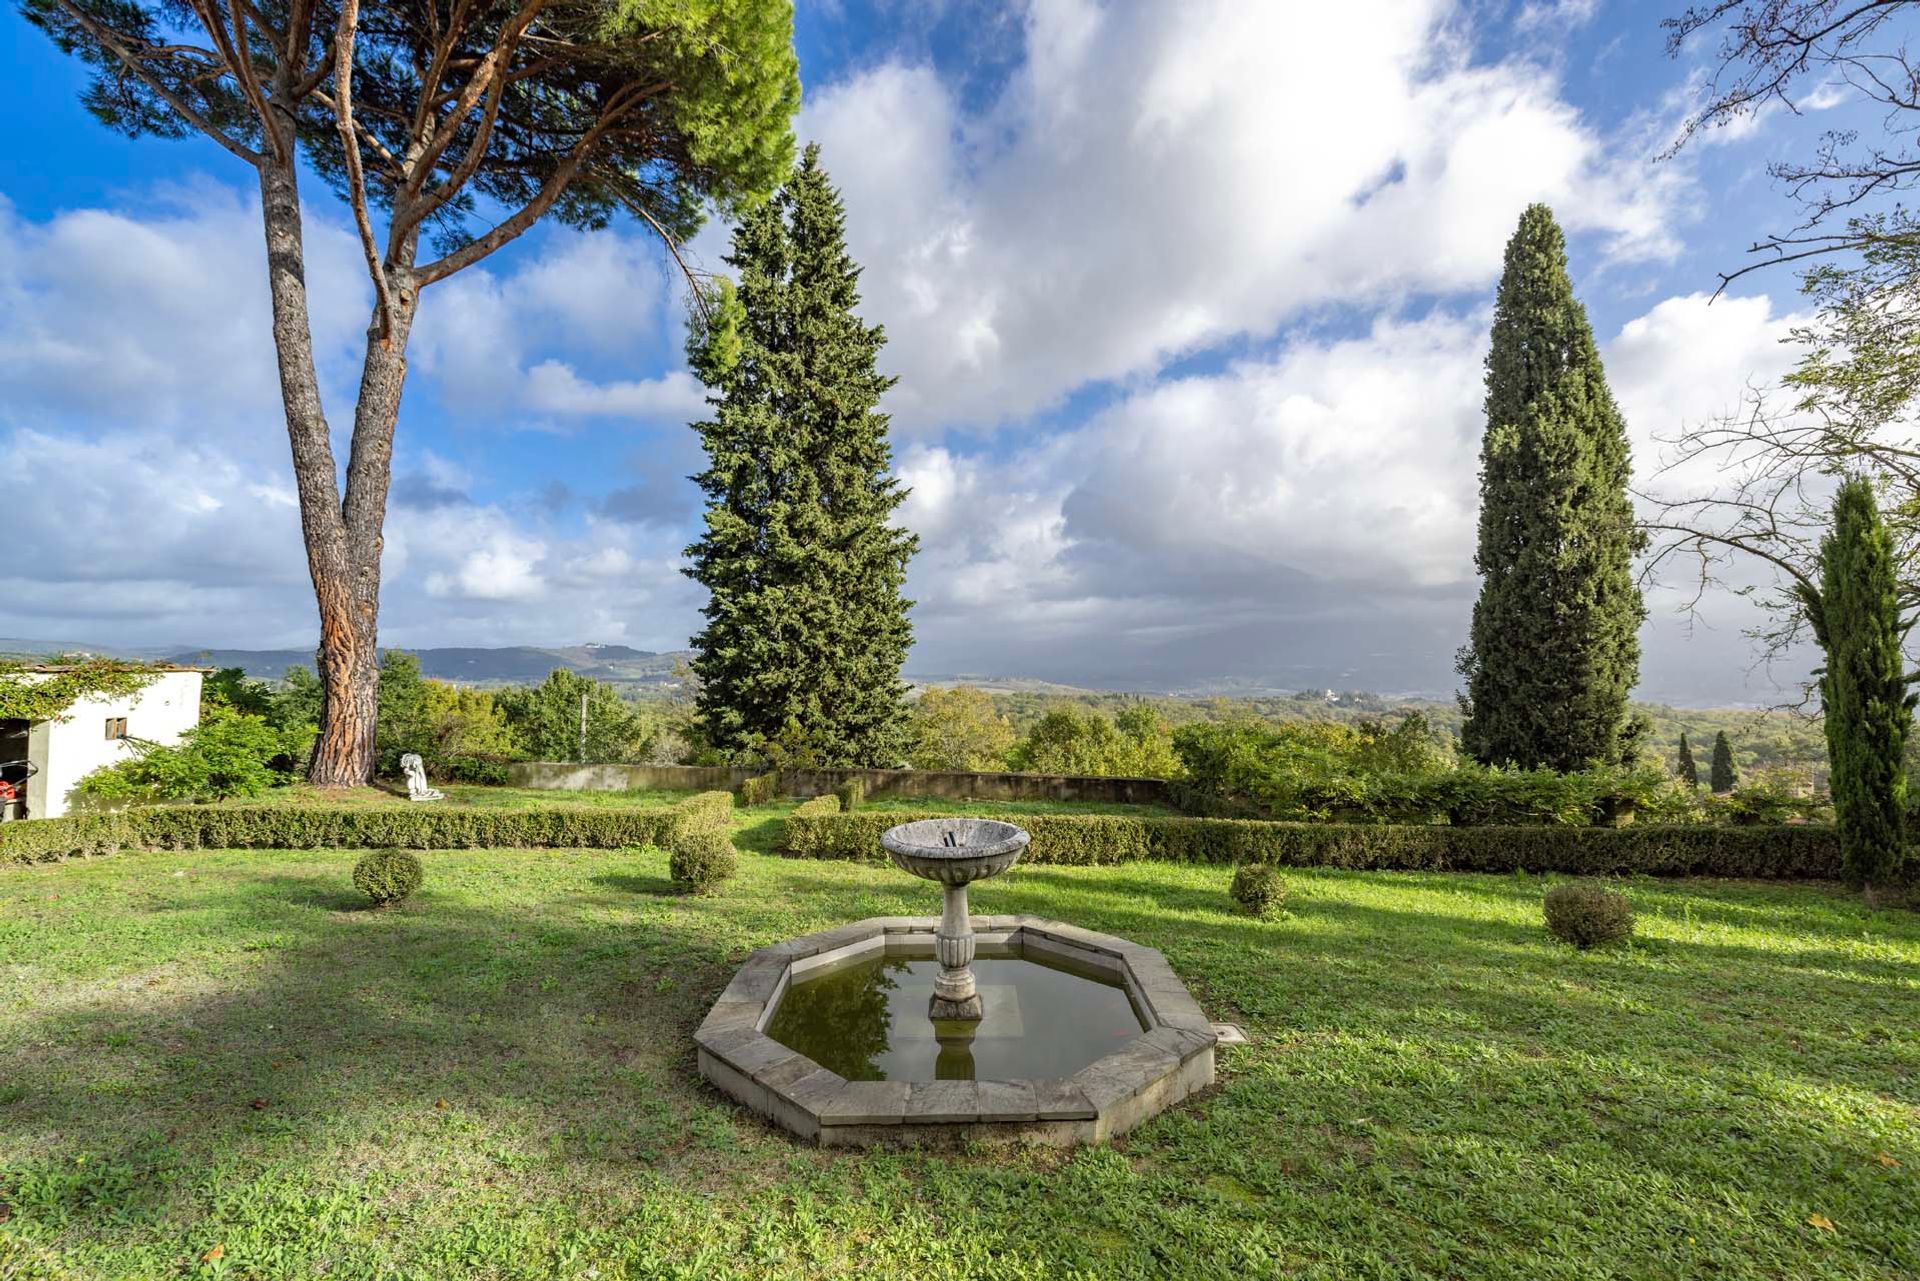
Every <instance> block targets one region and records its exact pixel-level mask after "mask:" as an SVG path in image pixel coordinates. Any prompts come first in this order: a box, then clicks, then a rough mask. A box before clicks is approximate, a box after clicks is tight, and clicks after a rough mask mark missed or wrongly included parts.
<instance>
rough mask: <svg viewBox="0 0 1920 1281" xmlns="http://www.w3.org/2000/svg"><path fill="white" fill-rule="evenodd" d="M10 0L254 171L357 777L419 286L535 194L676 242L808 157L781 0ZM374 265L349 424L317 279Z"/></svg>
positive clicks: (275, 320)
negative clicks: (307, 195)
mask: <svg viewBox="0 0 1920 1281" xmlns="http://www.w3.org/2000/svg"><path fill="white" fill-rule="evenodd" d="M20 9H21V13H22V15H23V16H24V17H25V18H26V20H27V21H28V22H30V23H32V24H33V25H34V26H36V27H38V28H40V29H41V30H42V31H44V32H45V33H46V34H47V35H48V36H49V37H50V38H51V39H52V40H53V43H54V45H55V47H57V48H58V49H60V50H61V51H62V52H63V53H68V54H71V55H73V56H74V57H76V58H78V59H79V60H80V61H81V62H82V63H84V64H85V66H86V68H87V71H88V72H89V73H90V78H89V81H88V84H87V87H86V89H85V90H84V91H83V93H82V95H81V101H82V103H83V104H84V105H85V106H86V108H87V110H88V111H89V112H91V113H92V114H93V115H94V116H95V117H96V118H97V119H98V120H99V121H100V123H102V124H103V125H105V126H106V127H107V128H109V129H111V130H113V131H114V132H116V133H121V134H125V135H127V136H128V137H143V136H144V137H153V138H161V139H175V138H203V139H205V140H206V141H208V142H210V143H212V144H214V145H215V146H218V147H220V148H221V149H222V150H223V151H225V152H226V153H227V155H228V156H229V157H231V158H232V159H233V160H235V161H238V162H239V163H240V164H242V165H244V166H245V167H247V168H249V169H252V170H253V171H254V179H255V180H256V181H257V182H258V185H259V193H260V195H259V210H260V219H261V225H262V231H263V233H264V236H265V242H266V255H265V257H266V265H265V271H264V272H263V273H262V275H263V276H264V278H263V279H262V280H261V282H260V283H261V286H262V288H263V289H264V291H265V293H266V295H267V297H268V299H269V300H270V302H271V304H272V306H271V322H270V326H271V334H272V339H273V347H274V355H275V357H276V362H277V366H278V372H279V384H280V396H281V401H282V407H283V409H284V413H285V419H286V428H287V435H288V439H289V442H290V444H291V448H292V457H293V477H294V489H295V492H296V493H297V494H298V495H299V500H300V528H301V533H302V536H303V538H304V540H305V543H306V552H307V571H308V575H309V576H310V577H311V578H312V580H313V590H314V598H315V602H316V604H317V605H318V607H319V620H318V621H319V635H320V646H319V650H318V652H317V653H316V655H315V659H316V671H317V674H318V678H319V680H318V684H319V687H320V693H321V706H320V721H319V731H320V732H319V737H318V739H317V740H316V742H315V744H314V749H313V753H312V757H311V764H310V766H309V773H310V776H311V778H312V780H313V782H314V783H316V784H319V785H321V786H325V787H352V786H357V785H359V784H362V783H366V782H368V781H369V780H370V779H371V778H372V776H373V769H374V750H375V742H376V739H375V726H376V724H377V722H378V719H379V716H378V706H379V700H378V693H377V688H378V683H379V681H378V654H379V649H378V641H379V627H378V623H379V613H380V570H381V555H382V552H383V551H384V548H385V538H384V532H383V531H384V529H385V522H386V512H387V491H388V488H389V482H390V480H391V477H392V465H393V450H394V431H395V425H396V423H397V422H398V420H399V415H400V398H401V393H402V391H403V389H404V387H405V384H406V376H407V347H408V342H409V339H410V338H411V336H412V332H413V324H414V320H415V318H416V316H417V315H418V312H419V307H420V303H421V299H422V297H423V296H424V294H425V291H426V290H428V289H431V288H432V287H433V286H434V285H436V284H438V283H439V282H440V281H442V280H445V279H447V278H449V277H451V276H453V275H454V274H455V273H457V272H460V271H464V270H466V269H467V268H469V267H471V266H473V265H474V264H476V263H479V262H482V261H484V260H485V259H486V258H487V257H488V256H489V255H490V254H492V253H494V252H496V251H497V250H499V249H500V248H502V247H503V246H505V245H508V244H511V243H512V242H513V241H514V240H515V239H517V238H518V237H520V236H521V235H523V234H524V233H525V232H526V231H528V230H529V229H530V228H532V227H533V226H535V225H536V224H537V223H539V222H541V221H542V220H545V219H555V220H558V221H560V222H564V223H567V224H570V225H573V226H576V227H600V226H604V225H606V224H607V223H608V222H610V221H612V220H613V219H615V218H617V217H620V216H622V215H628V216H631V217H632V218H633V220H634V221H635V223H636V224H644V225H646V226H648V227H651V228H652V229H653V230H654V231H656V232H658V233H659V234H660V235H661V236H663V237H664V238H665V239H666V240H667V241H668V243H669V245H671V244H672V243H673V242H675V241H677V240H679V239H682V238H684V237H687V236H690V235H692V234H693V233H694V231H695V230H697V229H698V227H699V226H700V223H701V221H702V218H703V216H704V214H705V212H706V211H707V210H708V209H709V208H710V207H712V206H715V205H717V206H719V207H720V208H722V209H724V210H732V209H735V208H738V207H741V206H743V205H746V204H751V203H752V202H753V201H755V200H758V199H760V198H761V197H763V196H765V195H766V193H767V192H769V191H771V190H772V189H773V187H774V185H775V184H776V183H778V181H779V180H780V176H781V175H782V174H784V173H785V172H786V170H787V169H788V168H789V167H790V166H791V164H792V162H793V137H792V134H791V132H790V131H789V128H788V124H789V120H790V118H791V117H792V115H793V112H794V110H795V109H796V108H797V107H798V106H799V102H800V79H799V69H798V65H797V63H796V60H795V57H794V52H793V6H792V3H791V0H673V2H672V3H655V2H654V0H526V3H521V2H520V0H292V3H288V2H287V0H258V2H255V0H246V2H245V3H242V0H231V2H230V3H227V4H219V3H212V2H210V0H209V2H204V3H203V2H202V0H193V2H192V3H187V4H183V3H180V2H179V0H21V4H20ZM197 154H198V156H202V157H204V156H208V155H210V154H211V153H209V152H207V151H206V150H205V149H204V148H202V149H201V150H200V151H199V152H198V153H197ZM313 179H318V180H319V181H320V182H321V183H322V184H323V185H325V186H326V187H328V188H329V189H331V190H332V191H333V193H334V194H335V195H337V196H338V197H339V198H340V199H341V201H342V202H343V203H344V204H345V205H346V206H347V208H348V209H349V210H350V211H351V213H352V224H353V227H354V229H355V231H356V232H357V233H358V240H359V244H360V250H361V254H360V257H361V261H360V263H359V264H358V265H357V266H354V267H351V268H348V269H347V274H342V272H341V270H340V269H339V268H337V267H335V266H334V263H335V261H336V256H335V255H330V254H323V255H315V256H314V257H313V258H311V259H309V257H308V256H307V253H306V250H305V247H304V239H303V238H304V235H305V230H306V228H307V226H308V225H309V223H308V221H307V220H306V219H305V218H304V217H303V208H304V206H303V197H302V194H301V185H302V184H303V183H306V182H309V181H310V180H313ZM207 190H208V191H210V192H211V191H218V192H219V196H218V198H219V199H221V200H225V199H227V198H228V196H227V193H226V192H225V190H224V189H221V188H215V187H212V186H209V187H208V188H207ZM228 252H229V254H230V260H229V261H228V262H227V263H226V265H225V267H224V270H226V271H229V272H233V271H242V272H249V273H251V272H253V271H254V270H255V268H253V267H252V266H251V265H250V261H251V259H250V257H249V256H248V255H249V250H248V249H247V248H246V247H245V246H239V245H235V246H229V247H228ZM359 285H366V286H369V287H370V288H369V292H370V293H371V295H372V301H373V305H372V308H371V310H370V313H369V315H368V318H367V329H366V338H365V343H364V347H363V349H362V355H361V359H360V375H359V378H358V380H357V381H358V387H359V391H358V394H357V395H356V396H355V397H354V399H353V402H352V404H351V406H350V410H351V412H350V414H349V416H348V417H349V419H350V422H351V429H350V431H340V430H337V428H338V427H339V426H340V422H339V419H338V418H336V419H334V420H333V421H331V422H329V420H328V418H327V415H326V413H325V411H324V409H323V406H322V403H321V394H320V393H321V383H320V373H319V366H318V361H317V359H316V356H315V353H314V344H313V329H312V325H311V322H310V320H309V315H308V311H309V308H308V301H307V299H308V290H309V289H310V288H311V289H312V290H314V292H315V293H317V294H319V295H321V296H326V295H338V294H343V293H345V294H351V293H352V292H353V290H354V289H355V288H356V287H357V286H359ZM189 287H191V284H190V283H189ZM338 407H339V406H338V405H336V408H338ZM336 444H339V445H344V446H345V447H346V451H345V457H340V456H337V455H336V453H335V446H336Z"/></svg>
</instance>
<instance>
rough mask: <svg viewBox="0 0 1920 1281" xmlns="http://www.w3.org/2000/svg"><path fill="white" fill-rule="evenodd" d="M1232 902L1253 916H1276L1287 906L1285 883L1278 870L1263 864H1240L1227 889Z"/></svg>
mask: <svg viewBox="0 0 1920 1281" xmlns="http://www.w3.org/2000/svg"><path fill="white" fill-rule="evenodd" d="M1227 893H1228V894H1229V895H1230V896H1231V897H1232V898H1233V901H1234V902H1236V903H1238V904H1239V905H1240V906H1241V907H1244V908H1245V909H1246V910H1247V911H1249V912H1251V913H1253V914H1254V915H1255V916H1278V915H1280V913H1281V911H1282V910H1283V909H1284V908H1285V907H1286V905H1287V883H1286V882H1285V881H1283V880H1281V879H1280V869H1279V868H1277V867H1270V866H1268V865H1267V864H1265V863H1242V864H1241V865H1240V866H1239V867H1237V868H1235V869H1234V873H1233V884H1232V885H1229V886H1228V887H1227Z"/></svg>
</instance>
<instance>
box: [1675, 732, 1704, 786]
mask: <svg viewBox="0 0 1920 1281" xmlns="http://www.w3.org/2000/svg"><path fill="white" fill-rule="evenodd" d="M1680 779H1681V781H1682V782H1684V783H1685V784H1686V785H1687V786H1688V787H1698V786H1700V767H1699V766H1698V765H1696V764H1694V763H1693V748H1692V747H1691V746H1689V745H1688V743H1687V736H1686V734H1685V733H1682V734H1681V735H1680Z"/></svg>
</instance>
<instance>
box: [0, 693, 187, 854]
mask: <svg viewBox="0 0 1920 1281" xmlns="http://www.w3.org/2000/svg"><path fill="white" fill-rule="evenodd" d="M58 671H59V668H57V667H46V668H38V669H29V670H27V671H25V672H22V673H20V674H19V676H18V679H20V680H26V681H31V680H33V679H35V677H39V678H41V679H45V678H47V677H50V676H52V675H54V674H55V673H57V672H58ZM204 674H205V669H204V668H199V667H168V668H161V669H159V672H158V675H157V676H156V677H155V679H153V680H152V681H150V682H148V683H147V684H146V685H144V686H142V687H141V688H140V689H138V690H135V691H134V692H133V693H131V694H124V695H118V696H113V695H89V696H88V697H86V698H82V699H80V700H78V701H77V702H75V703H74V704H73V705H72V706H70V707H68V708H67V710H66V711H65V712H64V713H63V714H62V715H61V716H60V717H59V718H58V719H55V720H44V721H33V722H31V723H29V722H27V721H22V720H0V763H4V762H7V761H15V760H21V759H24V760H26V761H28V762H30V763H31V765H32V769H33V773H32V774H31V776H30V777H29V778H28V779H27V785H26V801H27V804H26V817H28V818H57V817H59V816H60V815H62V814H64V813H66V812H67V793H68V792H70V791H72V790H73V785H74V784H75V783H78V782H79V781H80V780H81V779H83V778H85V777H86V776H87V775H88V774H91V773H92V772H93V771H95V770H97V769H99V768H100V767H101V766H102V765H111V764H113V763H114V762H115V761H120V760H124V759H126V758H127V757H128V756H130V755H132V754H133V752H134V750H135V743H136V742H141V743H160V744H171V743H176V742H178V741H179V740H180V735H182V734H183V733H185V732H186V731H187V730H190V729H192V728H193V727H194V726H195V725H197V724H199V723H200V680H201V677H202V676H203V675H204ZM9 777H12V775H9Z"/></svg>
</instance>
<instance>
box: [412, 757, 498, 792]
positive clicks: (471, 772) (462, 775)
mask: <svg viewBox="0 0 1920 1281" xmlns="http://www.w3.org/2000/svg"><path fill="white" fill-rule="evenodd" d="M510 763H511V762H509V761H508V760H506V759H505V758H503V757H498V756H448V757H444V758H442V759H441V760H440V761H439V762H438V764H439V768H438V769H437V770H436V769H435V768H434V764H433V763H432V762H429V763H428V765H427V773H428V775H429V776H430V777H433V778H437V779H444V780H445V781H447V782H450V783H480V784H484V785H486V786H488V787H505V786H506V785H507V784H509V783H511V782H512V781H513V771H512V770H510V769H509V768H508V765H509V764H510Z"/></svg>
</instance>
